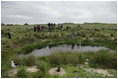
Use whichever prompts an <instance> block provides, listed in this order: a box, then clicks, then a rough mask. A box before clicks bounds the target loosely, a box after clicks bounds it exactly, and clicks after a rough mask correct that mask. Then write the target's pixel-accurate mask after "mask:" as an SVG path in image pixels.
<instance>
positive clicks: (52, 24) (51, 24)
mask: <svg viewBox="0 0 118 79" xmlns="http://www.w3.org/2000/svg"><path fill="white" fill-rule="evenodd" d="M55 26H56V24H55V23H48V30H49V31H51V30H52V29H54V28H55Z"/></svg>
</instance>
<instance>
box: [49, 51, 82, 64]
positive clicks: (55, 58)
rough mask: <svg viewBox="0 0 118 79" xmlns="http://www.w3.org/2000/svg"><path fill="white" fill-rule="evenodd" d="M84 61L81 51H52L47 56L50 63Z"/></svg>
mask: <svg viewBox="0 0 118 79" xmlns="http://www.w3.org/2000/svg"><path fill="white" fill-rule="evenodd" d="M83 61H84V59H83V56H82V54H81V53H68V52H67V53H62V52H60V53H54V54H51V55H50V56H49V62H50V63H52V64H56V65H59V64H79V63H82V62H83Z"/></svg>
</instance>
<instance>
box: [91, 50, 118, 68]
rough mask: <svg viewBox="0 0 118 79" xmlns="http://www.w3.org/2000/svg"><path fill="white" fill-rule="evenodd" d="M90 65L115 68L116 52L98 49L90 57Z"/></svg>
mask: <svg viewBox="0 0 118 79" xmlns="http://www.w3.org/2000/svg"><path fill="white" fill-rule="evenodd" d="M90 66H92V67H102V68H112V69H117V54H116V53H110V52H108V51H104V50H102V51H99V52H97V53H95V54H94V55H93V56H92V57H91V59H90Z"/></svg>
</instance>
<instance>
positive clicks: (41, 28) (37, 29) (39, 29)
mask: <svg viewBox="0 0 118 79" xmlns="http://www.w3.org/2000/svg"><path fill="white" fill-rule="evenodd" d="M45 28H46V26H41V25H34V32H36V31H37V32H39V31H41V30H44V29H45Z"/></svg>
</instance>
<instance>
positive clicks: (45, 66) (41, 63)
mask: <svg viewBox="0 0 118 79" xmlns="http://www.w3.org/2000/svg"><path fill="white" fill-rule="evenodd" d="M37 67H38V68H39V69H40V70H41V71H43V72H46V71H47V70H48V69H49V68H50V65H49V64H48V63H46V62H45V61H39V64H38V66H37Z"/></svg>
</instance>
